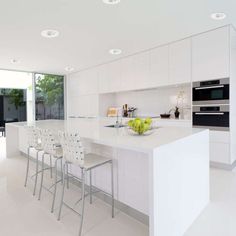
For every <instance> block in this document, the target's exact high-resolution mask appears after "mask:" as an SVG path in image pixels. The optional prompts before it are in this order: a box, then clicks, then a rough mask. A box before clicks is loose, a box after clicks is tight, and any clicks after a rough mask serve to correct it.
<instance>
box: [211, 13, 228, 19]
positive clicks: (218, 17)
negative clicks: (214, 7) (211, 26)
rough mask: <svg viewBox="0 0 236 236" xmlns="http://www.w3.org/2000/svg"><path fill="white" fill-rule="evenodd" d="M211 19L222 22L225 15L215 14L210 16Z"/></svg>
mask: <svg viewBox="0 0 236 236" xmlns="http://www.w3.org/2000/svg"><path fill="white" fill-rule="evenodd" d="M211 18H212V19H213V20H224V19H225V18H226V14H225V13H224V12H215V13H212V14H211Z"/></svg>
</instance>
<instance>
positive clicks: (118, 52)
mask: <svg viewBox="0 0 236 236" xmlns="http://www.w3.org/2000/svg"><path fill="white" fill-rule="evenodd" d="M109 53H110V54H112V55H119V54H121V53H122V51H121V49H119V48H113V49H110V50H109Z"/></svg>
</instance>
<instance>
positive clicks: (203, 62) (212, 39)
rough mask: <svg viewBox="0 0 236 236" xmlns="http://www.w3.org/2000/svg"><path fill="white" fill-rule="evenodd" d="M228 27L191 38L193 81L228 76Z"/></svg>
mask: <svg viewBox="0 0 236 236" xmlns="http://www.w3.org/2000/svg"><path fill="white" fill-rule="evenodd" d="M229 46H230V45H229V27H228V26H227V27H223V28H219V29H216V30H213V31H210V32H207V33H203V34H200V35H198V36H195V37H193V38H192V70H193V71H192V73H193V81H202V80H211V79H219V78H225V77H229V62H230V55H229Z"/></svg>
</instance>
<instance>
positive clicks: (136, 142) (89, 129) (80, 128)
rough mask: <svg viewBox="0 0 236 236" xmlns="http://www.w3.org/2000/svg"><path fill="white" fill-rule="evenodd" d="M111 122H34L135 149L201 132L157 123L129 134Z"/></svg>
mask: <svg viewBox="0 0 236 236" xmlns="http://www.w3.org/2000/svg"><path fill="white" fill-rule="evenodd" d="M111 124H114V122H111V120H109V119H97V118H93V119H68V120H45V121H36V122H34V123H33V124H32V123H31V124H28V125H35V126H36V127H39V128H47V129H53V130H55V131H59V130H61V131H69V132H78V133H79V134H80V136H81V138H84V139H88V140H90V141H91V142H94V143H98V144H104V145H108V146H112V147H119V148H127V149H131V150H134V151H140V152H150V151H153V150H154V149H155V148H157V147H159V146H162V145H166V144H168V143H171V142H174V141H177V140H180V139H183V138H185V137H187V136H191V135H194V134H196V133H199V132H202V131H203V129H196V128H190V127H157V128H155V129H154V130H153V132H152V133H151V134H150V135H142V136H139V135H136V134H134V135H132V134H130V132H129V131H128V129H127V127H124V128H118V129H117V128H109V127H105V126H106V125H111ZM7 125H8V126H25V125H27V122H18V123H10V124H7Z"/></svg>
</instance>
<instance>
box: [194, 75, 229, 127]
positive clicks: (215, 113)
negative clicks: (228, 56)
mask: <svg viewBox="0 0 236 236" xmlns="http://www.w3.org/2000/svg"><path fill="white" fill-rule="evenodd" d="M229 98H230V89H229V78H225V79H219V80H210V81H202V82H194V83H193V88H192V102H193V110H192V115H193V127H207V128H209V129H212V130H229V126H230V119H229V111H230V104H229Z"/></svg>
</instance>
